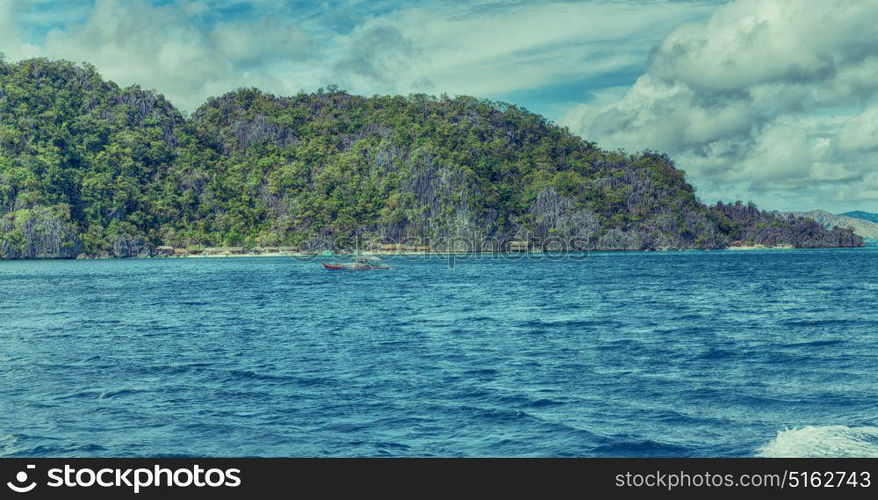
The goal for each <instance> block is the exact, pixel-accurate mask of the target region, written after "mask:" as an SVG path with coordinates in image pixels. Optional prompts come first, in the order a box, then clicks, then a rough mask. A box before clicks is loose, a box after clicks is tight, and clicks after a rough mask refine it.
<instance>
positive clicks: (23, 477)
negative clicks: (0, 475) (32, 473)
mask: <svg viewBox="0 0 878 500" xmlns="http://www.w3.org/2000/svg"><path fill="white" fill-rule="evenodd" d="M36 468H37V466H36V465H28V466H27V469H28V470H30V469H36ZM15 481H16V483H18V484H16V483H14V482H12V481H9V482H8V483H6V486H9V489H10V490H12V491H14V492H16V493H27V492H29V491H31V490H32V489H34V488H36V487H37V483H35V482H31V483H30V484H28V485H26V486H20V485H24V483H25V482H27V471H19V472H18V474H16V475H15Z"/></svg>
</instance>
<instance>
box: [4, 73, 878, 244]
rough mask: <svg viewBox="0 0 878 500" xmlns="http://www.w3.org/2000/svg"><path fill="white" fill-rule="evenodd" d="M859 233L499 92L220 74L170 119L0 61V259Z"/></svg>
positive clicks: (94, 78) (117, 96)
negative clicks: (296, 84) (363, 88)
mask: <svg viewBox="0 0 878 500" xmlns="http://www.w3.org/2000/svg"><path fill="white" fill-rule="evenodd" d="M547 245H549V246H548V247H547ZM862 245H863V240H862V238H860V237H859V236H857V235H855V234H854V233H853V232H852V231H851V230H850V229H844V228H832V229H826V228H824V227H823V226H822V225H821V224H819V223H817V222H815V221H814V220H813V219H809V218H806V217H801V216H798V215H794V214H779V213H773V212H766V211H762V210H760V209H759V208H757V207H756V206H755V205H753V204H745V203H741V202H735V203H718V204H716V205H713V206H710V205H706V204H704V203H702V202H701V201H700V200H699V199H698V198H697V196H696V193H695V189H694V188H693V186H692V185H691V184H689V183H688V182H687V181H686V179H685V175H684V173H683V172H682V171H681V170H680V169H678V168H676V166H675V165H674V162H673V161H672V160H671V158H669V157H668V156H666V155H664V154H661V153H659V152H655V151H641V152H637V153H626V152H621V151H607V150H603V149H601V148H599V147H598V145H597V144H595V143H593V142H589V141H587V140H585V139H583V138H581V137H578V136H577V135H575V134H573V133H571V132H570V131H569V130H567V129H565V128H562V127H559V126H556V125H554V124H552V123H550V122H549V121H548V120H547V119H545V118H544V117H542V116H540V115H537V114H534V113H531V112H529V111H527V110H525V109H522V108H520V107H517V106H515V105H512V104H505V103H499V102H492V101H488V100H484V99H477V98H473V97H466V96H457V97H448V96H446V95H442V96H439V97H434V96H428V95H410V96H398V95H396V96H394V95H388V96H374V97H361V96H357V95H351V94H349V93H347V92H344V91H342V90H339V89H337V88H335V87H330V88H327V89H320V90H318V91H316V92H313V93H300V94H298V95H295V96H292V97H278V96H274V95H271V94H268V93H265V92H262V91H260V90H258V89H239V90H236V91H234V92H230V93H228V94H226V95H223V96H221V97H216V98H212V99H209V100H208V101H207V102H206V103H204V104H203V105H202V106H201V107H199V108H198V109H197V110H195V111H194V112H193V113H192V114H191V115H189V116H187V115H186V114H184V113H182V112H181V111H180V110H178V109H177V108H175V107H174V106H173V105H172V104H171V103H170V102H168V101H167V100H166V99H165V98H164V97H163V96H162V95H161V94H159V93H157V92H155V91H150V90H144V89H142V88H140V87H139V86H131V87H127V88H122V87H120V86H119V85H117V84H115V83H113V82H110V81H106V80H104V79H103V78H102V77H101V75H99V74H98V72H97V71H96V70H95V68H94V67H92V66H90V65H88V64H82V65H77V64H74V63H71V62H67V61H53V60H47V59H30V60H24V61H21V62H17V63H7V62H3V61H2V60H0V258H2V259H31V258H76V257H135V256H157V255H168V254H171V255H174V254H187V253H195V252H196V251H197V250H198V249H201V251H202V252H203V251H204V250H203V249H233V251H234V253H239V254H262V253H266V251H265V249H269V251H268V252H267V253H271V252H270V250H271V249H281V248H284V249H288V250H290V251H308V252H315V251H322V250H333V251H344V250H352V249H356V248H360V247H361V246H370V247H373V248H374V247H376V246H377V247H379V248H380V247H381V246H385V247H386V248H397V249H399V248H402V249H406V248H410V249H414V251H425V250H429V251H458V250H461V251H496V250H497V249H498V248H506V249H509V248H514V249H519V250H531V249H535V248H542V249H545V248H549V249H552V248H561V249H568V248H569V249H574V250H586V251H588V250H667V249H722V248H730V247H734V248H742V247H759V248H765V247H771V248H774V247H777V248H784V247H789V248H824V247H858V246H862ZM187 249H190V250H192V251H191V252H190V251H189V250H187ZM419 249H420V250H419Z"/></svg>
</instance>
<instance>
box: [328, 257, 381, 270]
mask: <svg viewBox="0 0 878 500" xmlns="http://www.w3.org/2000/svg"><path fill="white" fill-rule="evenodd" d="M323 268H324V269H329V270H330V271H377V270H386V269H390V266H388V265H387V264H381V263H380V261H379V260H378V259H375V258H371V259H367V258H360V259H356V260H354V261H353V262H332V263H329V264H327V263H326V262H324V263H323Z"/></svg>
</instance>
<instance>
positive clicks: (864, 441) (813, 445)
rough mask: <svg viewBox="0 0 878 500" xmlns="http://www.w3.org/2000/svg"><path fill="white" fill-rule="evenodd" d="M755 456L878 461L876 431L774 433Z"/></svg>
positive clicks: (833, 428) (825, 428)
mask: <svg viewBox="0 0 878 500" xmlns="http://www.w3.org/2000/svg"><path fill="white" fill-rule="evenodd" d="M756 456H759V457H773V458H821V457H823V458H849V457H852V458H878V427H846V426H844V425H822V426H813V425H809V426H806V427H802V428H801V429H787V430H783V431H780V432H778V433H777V437H775V438H774V439H773V440H772V441H771V442H770V443H768V444H766V445H765V446H763V447H761V448H759V449H758V450H756Z"/></svg>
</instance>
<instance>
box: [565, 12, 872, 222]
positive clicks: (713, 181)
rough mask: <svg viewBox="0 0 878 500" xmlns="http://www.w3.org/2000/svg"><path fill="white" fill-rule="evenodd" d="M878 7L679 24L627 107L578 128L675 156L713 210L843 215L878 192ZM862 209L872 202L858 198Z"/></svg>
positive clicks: (732, 15) (726, 15)
mask: <svg viewBox="0 0 878 500" xmlns="http://www.w3.org/2000/svg"><path fill="white" fill-rule="evenodd" d="M876 74H878V2H875V1H874V0H869V1H850V0H826V1H821V2H813V1H809V0H734V1H732V2H730V3H728V4H726V5H724V6H723V7H721V8H719V9H717V11H716V12H715V13H714V14H713V16H711V18H710V19H709V20H708V21H706V22H703V23H696V24H688V25H685V26H681V27H680V28H678V29H676V30H674V31H673V32H672V33H671V34H670V35H668V36H667V37H666V38H665V39H664V40H663V41H662V42H661V43H660V44H659V45H658V46H657V47H656V49H655V50H654V51H653V54H652V56H651V59H650V65H649V68H648V71H647V72H646V73H645V74H644V75H643V76H641V77H640V78H639V79H638V80H637V82H636V83H635V84H634V85H633V86H632V87H631V89H630V90H629V91H628V92H627V94H626V95H625V96H624V97H623V98H622V99H620V100H619V101H617V102H615V103H612V104H610V105H608V106H606V107H605V108H604V109H603V110H602V111H601V112H596V113H593V114H592V115H591V116H588V117H584V119H583V121H581V122H579V124H578V125H579V129H580V130H581V131H582V132H583V134H584V135H585V136H586V137H588V138H590V139H596V140H598V141H599V142H600V143H601V144H603V145H605V146H610V147H625V148H627V149H631V150H636V149H643V148H658V149H661V150H664V151H667V152H669V153H670V154H672V155H673V156H674V157H675V158H676V159H677V160H678V165H679V166H681V167H682V168H683V169H685V170H687V172H688V173H689V179H690V180H692V181H693V182H694V183H695V184H696V185H697V186H698V187H699V188H700V191H701V193H702V194H703V197H704V198H705V199H706V200H707V201H713V200H715V199H719V198H723V199H728V198H729V194H730V193H737V195H738V196H742V197H744V198H745V199H753V200H755V201H757V202H758V203H760V204H761V205H763V206H766V207H768V208H778V209H792V208H809V207H810V208H817V207H822V206H823V205H824V203H825V202H826V200H830V201H829V202H828V204H827V206H826V208H830V209H832V208H833V207H837V208H839V209H843V208H845V206H844V201H845V200H841V199H839V196H838V195H837V194H838V193H846V196H855V195H856V193H857V192H861V193H868V192H874V190H875V189H878V184H876V183H875V176H874V175H873V174H872V172H873V171H874V170H875V167H876V164H878V154H876V150H878V105H876V102H875V97H876V93H878V79H876V78H875V75H876ZM856 197H857V199H864V198H863V197H862V196H859V195H856Z"/></svg>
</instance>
